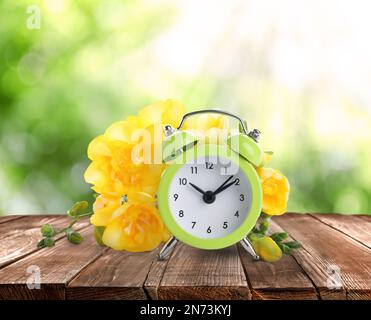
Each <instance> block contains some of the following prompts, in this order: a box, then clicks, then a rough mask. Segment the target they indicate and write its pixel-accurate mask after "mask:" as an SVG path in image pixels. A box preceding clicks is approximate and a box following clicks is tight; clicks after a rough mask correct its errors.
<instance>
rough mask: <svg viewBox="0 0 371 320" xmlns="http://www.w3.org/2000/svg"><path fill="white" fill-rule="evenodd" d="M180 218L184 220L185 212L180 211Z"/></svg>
mask: <svg viewBox="0 0 371 320" xmlns="http://www.w3.org/2000/svg"><path fill="white" fill-rule="evenodd" d="M179 217H180V218H183V217H184V211H183V210H179Z"/></svg>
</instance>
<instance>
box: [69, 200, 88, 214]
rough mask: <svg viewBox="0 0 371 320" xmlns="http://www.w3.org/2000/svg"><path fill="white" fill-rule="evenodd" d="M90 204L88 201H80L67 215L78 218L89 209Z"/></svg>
mask: <svg viewBox="0 0 371 320" xmlns="http://www.w3.org/2000/svg"><path fill="white" fill-rule="evenodd" d="M88 206H89V203H88V202H87V201H80V202H76V203H75V204H74V205H73V206H72V208H71V209H70V210H68V211H67V214H68V215H69V216H70V217H76V216H78V215H80V214H82V213H84V211H85V210H86V209H87V208H88Z"/></svg>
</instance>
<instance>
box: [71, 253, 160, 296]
mask: <svg viewBox="0 0 371 320" xmlns="http://www.w3.org/2000/svg"><path fill="white" fill-rule="evenodd" d="M156 253H157V251H153V252H142V253H133V252H122V251H121V252H118V251H113V250H110V251H108V252H106V253H105V254H104V255H103V256H101V257H100V258H98V259H97V260H96V261H94V262H93V263H91V264H90V265H89V266H88V267H86V268H85V269H84V270H83V271H82V272H81V273H80V274H78V275H77V276H76V278H74V279H73V280H72V281H71V283H70V284H69V285H68V288H67V299H115V300H118V299H131V300H133V299H136V300H137V299H147V296H146V292H145V290H144V288H143V285H144V282H145V281H146V278H147V274H148V272H149V269H150V267H151V264H152V261H153V260H154V259H155V256H156Z"/></svg>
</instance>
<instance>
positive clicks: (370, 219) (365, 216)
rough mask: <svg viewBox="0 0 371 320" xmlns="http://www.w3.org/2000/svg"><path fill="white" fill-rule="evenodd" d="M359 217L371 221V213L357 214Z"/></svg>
mask: <svg viewBox="0 0 371 320" xmlns="http://www.w3.org/2000/svg"><path fill="white" fill-rule="evenodd" d="M357 217H358V218H360V219H362V220H366V221H370V222H371V214H368V215H366V214H360V215H357Z"/></svg>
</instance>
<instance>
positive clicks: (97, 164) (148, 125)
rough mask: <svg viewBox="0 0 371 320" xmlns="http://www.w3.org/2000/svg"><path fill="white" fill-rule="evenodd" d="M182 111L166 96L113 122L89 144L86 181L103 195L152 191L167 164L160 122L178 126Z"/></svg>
mask: <svg viewBox="0 0 371 320" xmlns="http://www.w3.org/2000/svg"><path fill="white" fill-rule="evenodd" d="M183 113H184V107H183V106H182V105H181V104H180V103H179V102H177V101H174V100H165V101H161V102H158V103H155V104H152V105H150V106H147V107H145V108H143V109H142V110H141V111H139V113H138V116H130V117H128V118H126V119H125V120H123V121H118V122H115V123H113V124H112V125H111V126H109V127H108V128H107V130H106V131H105V133H104V134H103V135H101V136H98V137H97V138H95V139H94V140H93V141H92V142H91V143H90V144H89V147H88V157H89V158H90V159H91V160H92V163H91V164H90V166H89V167H88V169H87V170H86V172H85V175H84V177H85V181H86V182H88V183H91V184H92V185H93V186H92V189H93V190H94V191H95V192H97V193H99V194H103V195H105V196H116V197H119V196H121V195H124V194H127V193H132V192H134V191H138V192H146V193H149V194H151V195H154V194H155V193H156V191H157V188H158V185H159V182H160V178H161V174H162V172H163V171H164V170H165V168H166V165H165V164H163V163H162V158H161V152H160V151H161V150H160V149H159V148H160V146H161V142H162V137H163V130H162V129H163V126H164V125H165V124H171V125H173V126H177V125H178V123H179V121H180V119H181V117H182V115H183ZM156 155H157V157H156Z"/></svg>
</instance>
